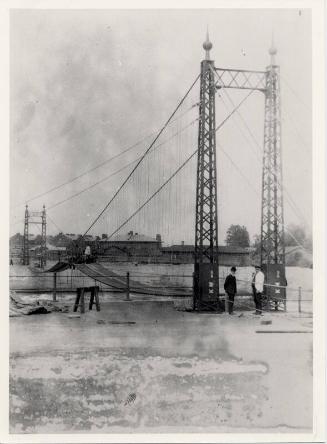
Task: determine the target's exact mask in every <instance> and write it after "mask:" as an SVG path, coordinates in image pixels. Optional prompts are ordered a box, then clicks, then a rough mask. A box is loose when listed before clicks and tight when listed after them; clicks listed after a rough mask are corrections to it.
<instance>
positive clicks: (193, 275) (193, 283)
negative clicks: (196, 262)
mask: <svg viewBox="0 0 327 444" xmlns="http://www.w3.org/2000/svg"><path fill="white" fill-rule="evenodd" d="M192 277H193V282H192V287H193V311H195V309H196V306H195V291H196V289H195V286H196V281H195V273H194V272H193V273H192Z"/></svg>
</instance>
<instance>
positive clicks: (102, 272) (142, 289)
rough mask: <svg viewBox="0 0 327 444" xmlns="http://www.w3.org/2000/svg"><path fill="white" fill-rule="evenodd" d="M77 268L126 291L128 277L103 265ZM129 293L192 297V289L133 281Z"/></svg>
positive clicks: (76, 265) (93, 277)
mask: <svg viewBox="0 0 327 444" xmlns="http://www.w3.org/2000/svg"><path fill="white" fill-rule="evenodd" d="M75 268H76V269H77V270H79V271H80V272H81V273H83V274H85V275H86V276H88V277H90V278H92V279H95V280H96V281H98V282H101V283H102V284H104V285H108V286H109V287H111V288H115V289H116V290H121V291H124V292H125V291H126V286H127V282H126V276H122V275H119V274H117V273H115V272H114V271H112V270H111V269H109V268H107V267H104V266H103V265H100V264H97V263H92V264H75ZM129 291H130V292H131V293H138V294H148V295H155V296H192V289H188V288H180V287H178V286H177V285H176V286H169V287H167V286H164V285H163V286H159V285H158V284H157V285H155V286H152V285H148V284H145V283H142V282H139V281H135V280H133V279H130V280H129Z"/></svg>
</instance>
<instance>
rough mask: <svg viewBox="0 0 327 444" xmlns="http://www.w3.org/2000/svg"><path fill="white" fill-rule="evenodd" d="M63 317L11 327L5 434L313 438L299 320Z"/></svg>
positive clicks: (116, 313)
mask: <svg viewBox="0 0 327 444" xmlns="http://www.w3.org/2000/svg"><path fill="white" fill-rule="evenodd" d="M70 316H71V315H70V313H68V314H63V313H52V314H46V315H31V316H23V317H20V318H11V319H10V352H11V354H10V432H11V433H77V432H83V433H87V432H90V433H110V432H115V433H117V432H142V431H147V432H153V433H156V432H170V431H174V432H191V431H202V432H208V431H212V432H238V431H249V432H253V431H257V432H267V431H280V432H310V431H311V427H312V334H311V333H310V331H311V330H312V318H308V317H305V315H304V314H303V315H302V317H301V318H295V317H294V316H293V315H290V314H287V313H286V314H282V313H272V314H265V315H264V316H262V317H256V316H254V315H253V314H252V313H251V312H250V313H249V312H247V313H240V312H238V313H236V315H234V316H229V315H227V314H219V315H218V314H196V313H189V312H180V311H177V310H175V309H174V308H173V304H172V303H169V302H159V301H132V302H123V301H120V302H118V301H117V302H106V303H102V305H101V311H100V312H96V311H92V312H89V311H87V312H86V313H85V314H84V315H80V317H75V318H71V317H70ZM263 320H264V321H267V320H271V321H272V323H271V324H270V325H262V321H263ZM267 330H268V331H271V330H274V331H276V330H278V331H280V330H283V331H290V330H292V331H294V330H296V331H301V332H302V333H258V332H256V331H267Z"/></svg>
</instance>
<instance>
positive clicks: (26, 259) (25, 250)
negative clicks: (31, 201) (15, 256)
mask: <svg viewBox="0 0 327 444" xmlns="http://www.w3.org/2000/svg"><path fill="white" fill-rule="evenodd" d="M28 221H29V213H28V206H27V205H26V208H25V218H24V239H23V265H29V264H30V249H29V242H28Z"/></svg>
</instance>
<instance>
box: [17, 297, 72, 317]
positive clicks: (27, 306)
mask: <svg viewBox="0 0 327 444" xmlns="http://www.w3.org/2000/svg"><path fill="white" fill-rule="evenodd" d="M9 296H10V300H9V316H10V317H17V316H24V315H32V314H47V313H52V312H55V311H57V312H58V311H59V312H64V313H67V312H68V311H69V306H65V305H64V306H62V305H60V306H59V305H56V303H55V302H53V301H43V300H33V301H31V300H29V301H26V300H24V299H23V298H21V297H20V296H18V295H17V293H16V292H15V291H12V290H11V291H10V295H9Z"/></svg>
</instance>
